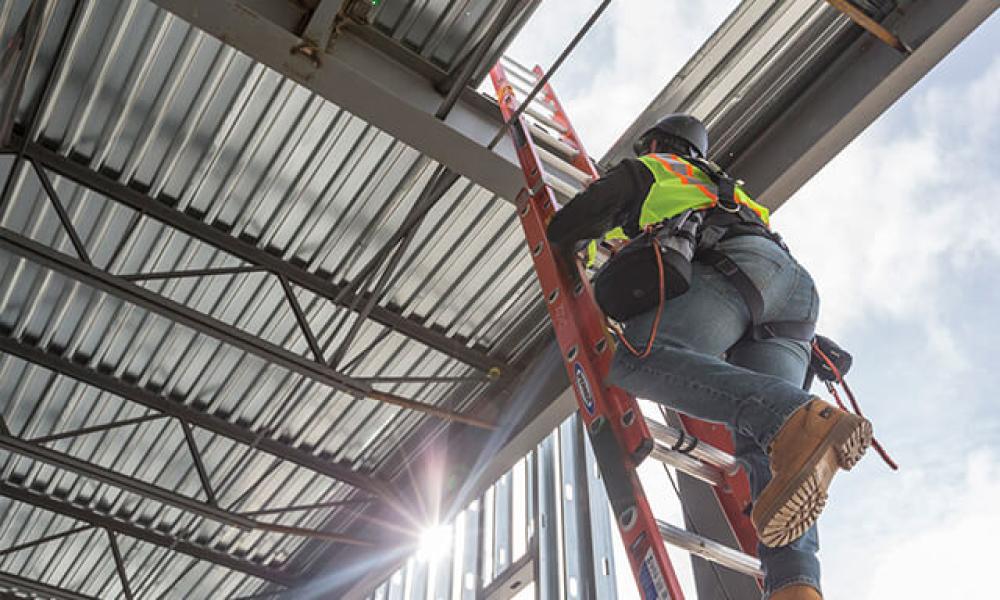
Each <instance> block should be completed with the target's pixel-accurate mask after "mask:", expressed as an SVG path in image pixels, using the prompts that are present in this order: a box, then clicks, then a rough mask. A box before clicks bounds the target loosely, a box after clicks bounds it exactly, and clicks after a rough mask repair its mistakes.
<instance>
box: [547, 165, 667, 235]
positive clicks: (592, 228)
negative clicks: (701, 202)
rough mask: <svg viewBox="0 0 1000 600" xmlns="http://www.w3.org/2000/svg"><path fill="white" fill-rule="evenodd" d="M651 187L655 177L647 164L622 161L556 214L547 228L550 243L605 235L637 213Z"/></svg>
mask: <svg viewBox="0 0 1000 600" xmlns="http://www.w3.org/2000/svg"><path fill="white" fill-rule="evenodd" d="M652 184H653V174H652V172H650V170H649V169H648V168H646V166H645V165H643V164H642V163H641V162H639V161H638V160H635V159H625V160H623V161H622V162H620V163H618V164H617V165H615V167H614V168H612V169H611V170H610V171H608V172H607V174H605V175H604V177H601V178H600V179H598V180H597V181H595V182H593V183H592V184H590V186H588V187H587V189H585V190H583V191H582V192H580V193H579V194H577V195H576V196H574V197H573V199H572V200H570V201H569V203H568V204H567V205H566V206H564V207H563V208H562V209H561V210H560V211H559V212H557V213H556V214H555V216H554V217H553V218H552V221H550V222H549V225H548V229H547V235H548V238H549V241H550V242H552V243H553V244H558V245H565V244H572V243H573V242H576V241H578V240H584V239H594V238H599V237H601V236H603V235H604V234H605V233H606V232H608V231H610V230H612V229H614V228H615V227H618V226H620V225H622V224H623V223H624V220H625V219H626V218H627V217H628V215H630V214H637V211H636V207H637V206H640V205H641V204H642V202H643V200H645V198H646V195H647V194H648V193H649V187H650V186H651V185H652Z"/></svg>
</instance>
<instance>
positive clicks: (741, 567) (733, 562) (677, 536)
mask: <svg viewBox="0 0 1000 600" xmlns="http://www.w3.org/2000/svg"><path fill="white" fill-rule="evenodd" d="M656 525H657V527H659V529H660V535H662V536H663V541H664V542H666V543H668V544H672V545H674V546H677V547H678V548H683V549H684V550H687V551H688V552H690V553H691V554H694V555H696V556H700V557H701V558H704V559H705V560H710V561H712V562H714V563H717V564H720V565H722V566H723V567H726V568H729V569H732V570H734V571H737V572H739V573H743V574H745V575H750V576H751V577H763V576H764V571H762V570H761V568H760V559H758V558H756V557H753V556H750V555H749V554H744V553H743V552H740V551H739V550H734V549H732V548H730V547H729V546H725V545H723V544H720V543H719V542H716V541H713V540H710V539H708V538H705V537H702V536H700V535H698V534H696V533H691V532H690V531H688V530H686V529H681V528H680V527H675V526H674V525H671V524H670V523H666V522H664V521H660V520H657V521H656Z"/></svg>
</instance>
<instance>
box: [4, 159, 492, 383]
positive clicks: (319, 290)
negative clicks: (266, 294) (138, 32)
mask: <svg viewBox="0 0 1000 600" xmlns="http://www.w3.org/2000/svg"><path fill="white" fill-rule="evenodd" d="M19 143H23V144H24V146H23V147H24V156H25V157H26V158H30V159H31V160H32V161H33V162H34V163H35V164H36V165H37V166H38V167H43V168H44V169H47V170H48V171H51V172H53V173H56V174H58V175H61V176H63V177H66V178H67V179H69V180H71V181H73V182H75V183H77V184H79V185H82V186H84V187H86V188H88V189H90V190H91V191H93V192H95V193H97V194H99V195H102V196H104V197H106V198H108V199H110V200H112V201H114V202H117V203H119V204H122V205H124V206H127V207H129V208H131V209H133V210H136V211H138V212H140V213H142V214H144V215H146V216H149V217H152V218H154V219H156V220H157V221H159V222H161V223H163V224H164V225H167V226H168V227H171V228H173V229H176V230H177V231H180V232H182V233H184V234H186V235H188V236H190V237H192V238H194V239H197V240H199V241H201V242H204V243H206V244H209V245H210V246H213V247H214V248H216V249H218V250H221V251H222V252H225V253H226V254H229V255H230V256H233V257H234V258H237V259H240V260H242V261H244V262H246V263H249V264H250V265H252V266H251V268H254V269H259V270H261V271H268V272H270V273H273V274H275V275H276V276H278V277H283V278H284V279H286V280H287V281H288V282H290V283H294V284H295V285H297V286H299V287H301V288H303V289H305V290H308V291H310V292H312V293H314V294H316V295H317V296H319V297H321V298H324V299H326V300H328V301H330V302H333V303H334V304H336V305H338V306H341V307H345V308H351V309H354V310H358V309H357V308H356V307H357V306H359V305H364V304H365V302H366V301H367V300H368V297H367V294H359V293H355V292H352V291H350V290H345V289H344V287H343V286H338V285H336V284H334V283H332V282H331V281H329V280H327V279H325V278H324V277H323V276H321V275H319V274H316V273H312V272H310V271H307V270H306V269H304V268H302V267H299V266H296V265H294V264H292V263H290V262H288V261H285V260H283V259H281V258H279V257H278V256H275V255H274V254H271V253H270V252H267V251H266V250H264V249H262V248H258V247H257V246H255V245H253V244H252V243H250V242H247V241H244V240H241V239H238V238H235V237H233V236H231V235H229V234H228V233H226V232H225V231H223V230H221V229H219V228H218V227H214V226H212V225H210V224H208V223H206V222H204V221H201V220H199V219H197V218H196V217H193V216H191V215H189V214H187V213H184V212H181V211H178V210H176V209H174V208H172V207H170V206H169V205H168V204H166V203H165V202H162V201H159V200H156V199H154V198H151V197H149V196H147V195H145V194H143V193H142V192H140V191H138V190H136V189H134V188H131V187H129V186H127V185H124V184H122V183H119V182H118V181H115V180H114V179H112V178H111V177H108V176H106V175H104V174H101V173H97V172H95V171H93V170H91V169H90V168H89V167H87V166H86V165H83V164H80V163H78V162H76V161H74V160H71V159H69V158H67V157H64V156H62V155H60V154H58V153H57V152H54V151H52V150H50V149H48V148H46V147H45V146H43V145H41V144H38V143H35V142H31V141H24V140H16V141H15V143H14V146H15V147H17V146H18V144H19ZM359 312H360V311H359ZM368 316H369V317H370V318H371V319H372V320H373V321H375V322H377V323H379V324H381V325H383V326H385V327H387V328H389V329H392V330H394V331H396V332H398V333H400V334H402V335H405V336H407V337H410V338H413V339H414V340H416V341H418V342H420V343H421V344H424V345H425V346H427V347H428V348H433V349H434V350H437V351H438V352H441V353H442V354H445V355H446V356H450V357H452V358H455V359H456V360H459V361H461V362H463V363H465V364H468V365H470V366H472V367H475V368H477V369H480V370H482V371H490V370H491V369H499V370H500V371H501V372H505V371H506V368H507V366H508V365H507V364H506V363H505V362H504V361H502V360H500V359H498V358H496V357H493V356H489V355H488V354H487V353H486V352H485V351H484V350H482V349H476V348H472V347H469V346H468V345H467V340H463V339H461V338H458V337H449V336H447V335H445V334H443V333H440V332H438V331H435V330H434V329H430V328H428V327H424V326H423V325H421V324H420V323H419V322H417V321H416V320H414V319H413V318H410V317H405V316H403V315H402V314H400V313H399V312H397V311H394V310H392V309H390V308H386V307H383V306H377V305H376V306H373V307H372V308H371V310H370V313H369V315H368Z"/></svg>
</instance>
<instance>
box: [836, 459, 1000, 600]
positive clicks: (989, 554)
mask: <svg viewBox="0 0 1000 600" xmlns="http://www.w3.org/2000/svg"><path fill="white" fill-rule="evenodd" d="M952 462H953V465H952V466H953V468H954V469H955V472H954V473H952V474H951V476H942V474H940V473H935V472H931V471H927V470H922V469H910V470H908V471H907V472H906V473H904V474H903V475H901V476H897V477H894V478H893V479H892V483H891V484H889V483H885V484H883V485H882V486H881V488H880V489H878V493H869V494H868V495H858V496H855V498H854V499H853V500H847V499H845V498H843V497H838V498H837V499H838V500H840V503H839V504H838V505H837V510H838V511H839V512H838V513H837V514H836V516H834V515H833V514H830V511H828V514H827V515H824V520H827V521H829V520H842V522H845V523H847V522H848V521H850V523H851V525H850V526H849V527H848V526H845V527H844V528H842V529H832V528H830V527H826V528H822V527H821V534H820V537H821V540H822V542H823V545H824V550H823V551H822V554H821V556H822V559H823V563H824V568H825V570H826V573H827V574H828V576H826V577H825V578H824V579H825V582H824V585H825V588H826V592H827V596H828V597H830V598H854V599H857V600H865V599H871V600H885V599H888V598H907V599H921V598H927V599H930V598H955V599H958V598H990V597H993V596H994V595H995V594H994V593H992V592H989V591H987V588H984V585H989V584H988V583H987V581H988V574H989V573H991V572H992V569H993V568H994V567H993V562H994V560H993V557H994V554H995V553H994V551H993V549H992V546H993V544H994V543H995V540H996V539H997V538H998V536H1000V510H997V507H996V499H997V498H1000V457H998V456H997V455H996V454H995V453H994V452H993V451H992V450H990V449H983V450H981V451H979V452H977V453H975V454H973V455H971V456H968V457H967V458H966V459H965V460H961V459H959V458H958V457H955V458H954V459H953V461H952ZM836 491H837V490H836V488H835V490H834V493H835V494H836ZM869 491H872V490H871V488H870V487H869ZM839 496H843V495H842V494H841V495H839ZM833 509H834V507H831V509H830V510H833Z"/></svg>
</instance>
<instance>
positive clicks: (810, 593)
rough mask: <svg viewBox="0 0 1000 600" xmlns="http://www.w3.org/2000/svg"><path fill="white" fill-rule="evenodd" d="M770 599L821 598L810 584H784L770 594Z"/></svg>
mask: <svg viewBox="0 0 1000 600" xmlns="http://www.w3.org/2000/svg"><path fill="white" fill-rule="evenodd" d="M770 600H823V597H822V596H820V595H819V592H817V591H816V588H814V587H813V586H811V585H786V586H785V587H783V588H781V589H780V590H778V591H777V592H774V593H773V594H771V598H770Z"/></svg>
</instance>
